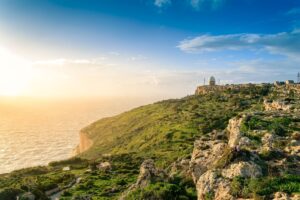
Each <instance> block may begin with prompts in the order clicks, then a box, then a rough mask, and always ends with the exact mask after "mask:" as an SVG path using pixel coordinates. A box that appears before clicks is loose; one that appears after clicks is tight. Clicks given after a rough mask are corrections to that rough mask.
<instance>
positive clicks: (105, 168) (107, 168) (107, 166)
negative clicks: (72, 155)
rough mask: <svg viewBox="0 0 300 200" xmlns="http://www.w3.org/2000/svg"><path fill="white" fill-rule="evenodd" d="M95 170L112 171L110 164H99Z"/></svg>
mask: <svg viewBox="0 0 300 200" xmlns="http://www.w3.org/2000/svg"><path fill="white" fill-rule="evenodd" d="M96 167H97V169H99V170H102V171H110V170H111V169H112V167H111V164H110V162H107V161H106V162H101V163H99V164H98V165H97V166H96Z"/></svg>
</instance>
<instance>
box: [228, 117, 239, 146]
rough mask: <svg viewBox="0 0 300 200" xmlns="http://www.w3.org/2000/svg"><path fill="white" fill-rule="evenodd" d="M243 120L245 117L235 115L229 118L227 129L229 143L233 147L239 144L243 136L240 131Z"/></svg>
mask: <svg viewBox="0 0 300 200" xmlns="http://www.w3.org/2000/svg"><path fill="white" fill-rule="evenodd" d="M242 121H243V117H240V118H239V117H235V118H232V119H230V120H229V124H228V126H227V131H228V132H229V141H228V145H229V147H231V148H234V147H236V146H237V145H238V144H239V141H240V139H241V137H242V136H243V134H242V133H241V131H240V127H241V124H242Z"/></svg>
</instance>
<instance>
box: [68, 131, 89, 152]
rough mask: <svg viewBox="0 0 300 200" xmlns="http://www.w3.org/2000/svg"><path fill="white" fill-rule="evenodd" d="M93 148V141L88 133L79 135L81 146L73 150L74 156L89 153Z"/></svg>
mask: <svg viewBox="0 0 300 200" xmlns="http://www.w3.org/2000/svg"><path fill="white" fill-rule="evenodd" d="M92 146H93V140H92V139H90V138H89V137H88V136H87V134H86V133H84V132H80V133H79V145H77V147H76V148H75V149H74V150H73V155H74V156H76V155H78V154H81V153H83V152H84V151H87V150H88V149H89V148H91V147H92Z"/></svg>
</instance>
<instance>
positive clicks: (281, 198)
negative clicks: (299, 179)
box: [273, 192, 290, 200]
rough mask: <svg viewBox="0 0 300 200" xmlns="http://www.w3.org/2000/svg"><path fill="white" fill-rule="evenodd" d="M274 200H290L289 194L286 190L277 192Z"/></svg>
mask: <svg viewBox="0 0 300 200" xmlns="http://www.w3.org/2000/svg"><path fill="white" fill-rule="evenodd" d="M273 200H290V198H289V196H288V195H287V194H286V193H284V192H276V193H275V194H274V198H273Z"/></svg>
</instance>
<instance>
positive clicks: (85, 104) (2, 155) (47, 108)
mask: <svg viewBox="0 0 300 200" xmlns="http://www.w3.org/2000/svg"><path fill="white" fill-rule="evenodd" d="M153 101H154V99H153V98H125V97H124V98H89V99H88V98H87V99H76V98H72V99H71V98H70V99H51V100H49V99H44V98H43V99H36V98H25V97H22V98H21V97H18V98H17V97H15V98H13V97H10V98H0V174H3V173H8V172H11V171H13V170H18V169H22V168H26V167H33V166H39V165H47V164H48V163H49V162H51V161H58V160H63V159H67V158H70V157H71V156H72V151H73V149H74V148H75V147H76V145H77V144H78V143H79V131H80V130H81V129H82V128H83V127H85V126H87V125H88V124H90V123H92V122H94V121H96V120H99V119H101V118H103V117H110V116H113V115H116V114H119V113H121V112H124V111H127V110H130V109H132V108H134V107H137V106H141V105H144V104H148V103H151V102H153Z"/></svg>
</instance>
